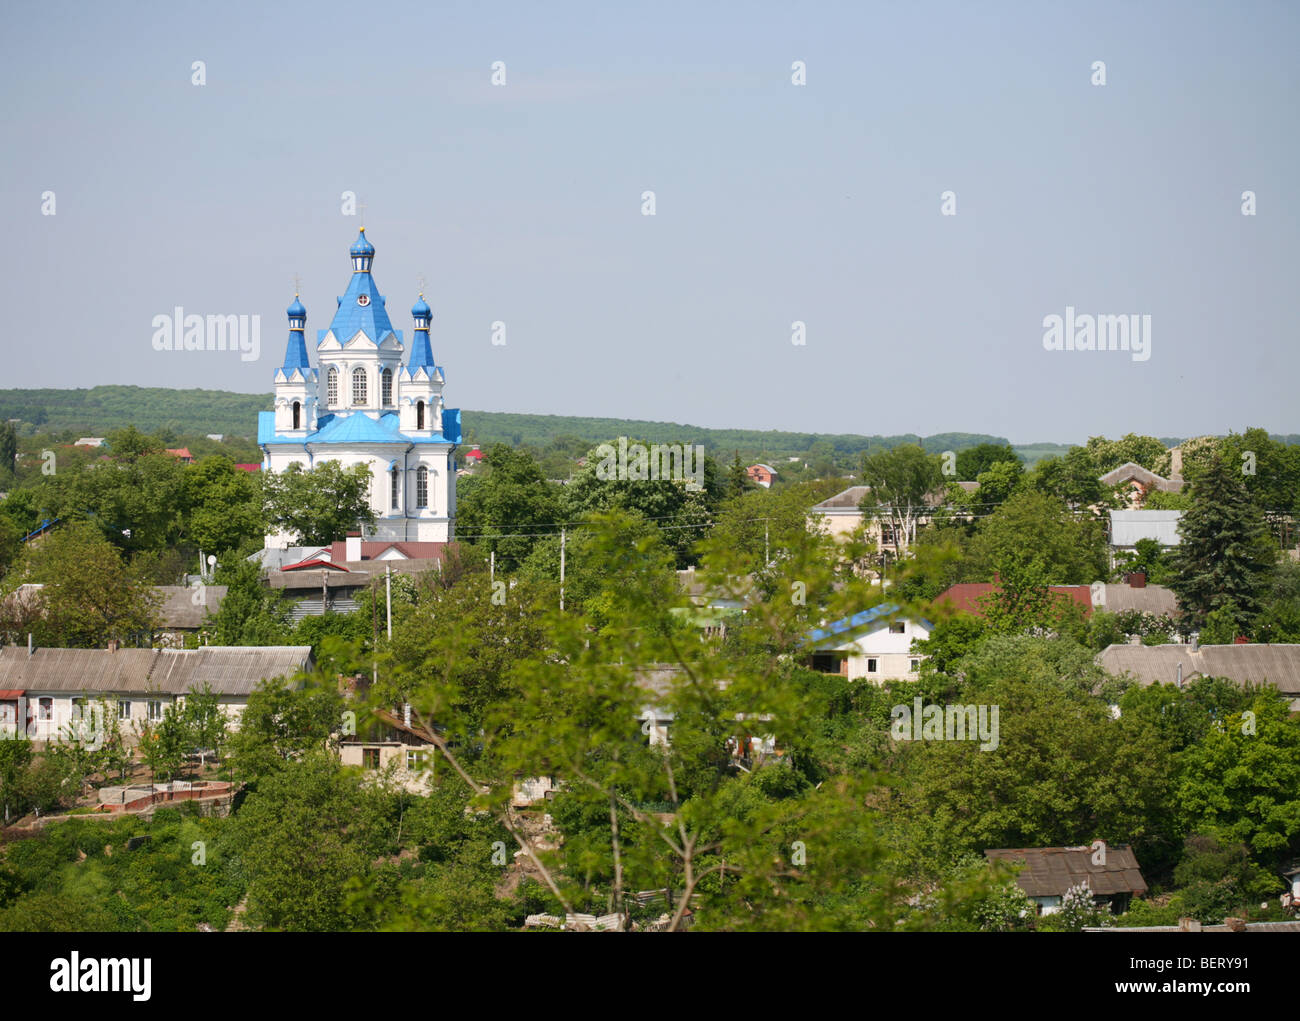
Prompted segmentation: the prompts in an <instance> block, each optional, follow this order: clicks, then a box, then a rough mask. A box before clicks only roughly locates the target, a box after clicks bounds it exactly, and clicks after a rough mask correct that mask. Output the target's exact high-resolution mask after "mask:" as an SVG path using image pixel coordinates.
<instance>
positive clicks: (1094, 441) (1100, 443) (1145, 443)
mask: <svg viewBox="0 0 1300 1021" xmlns="http://www.w3.org/2000/svg"><path fill="white" fill-rule="evenodd" d="M1085 449H1086V450H1087V451H1088V455H1089V456H1090V457H1091V458H1092V463H1093V467H1094V468H1095V469H1096V471H1097V474H1098V475H1105V474H1106V473H1107V472H1110V471H1114V470H1115V469H1116V468H1118V467H1120V465H1124V464H1128V463H1129V462H1132V463H1133V464H1140V465H1141V466H1142V467H1143V468H1146V469H1147V470H1148V471H1155V465H1156V464H1157V463H1159V462H1160V460H1161V459H1162V458H1164V457H1165V456H1166V454H1167V453H1168V448H1167V447H1165V445H1164V444H1163V443H1161V442H1160V441H1159V440H1158V439H1156V438H1155V437H1154V436H1139V435H1137V434H1136V433H1127V434H1126V435H1125V436H1123V437H1122V438H1121V439H1118V440H1108V439H1106V437H1105V436H1093V437H1091V438H1090V439H1089V440H1088V445H1087V447H1086V448H1085Z"/></svg>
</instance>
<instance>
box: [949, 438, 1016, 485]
mask: <svg viewBox="0 0 1300 1021" xmlns="http://www.w3.org/2000/svg"><path fill="white" fill-rule="evenodd" d="M995 464H1018V465H1020V466H1021V467H1022V468H1023V467H1024V462H1022V461H1021V460H1020V455H1019V454H1017V453H1016V452H1015V451H1014V450H1012V449H1011V447H1010V445H1008V444H1004V443H979V444H976V445H975V446H973V447H967V448H966V449H965V450H959V451H957V463H956V466H955V467H956V469H957V478H958V479H961V480H963V481H968V482H969V481H974V480H975V479H977V478H979V476H980V475H982V474H983V473H984V472H986V471H988V470H989V469H990V468H992V467H993V466H994V465H995Z"/></svg>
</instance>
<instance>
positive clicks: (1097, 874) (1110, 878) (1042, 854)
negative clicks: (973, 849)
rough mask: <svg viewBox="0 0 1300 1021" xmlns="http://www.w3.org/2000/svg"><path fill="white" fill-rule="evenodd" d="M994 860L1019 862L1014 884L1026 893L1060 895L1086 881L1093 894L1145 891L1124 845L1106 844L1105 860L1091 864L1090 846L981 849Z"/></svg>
mask: <svg viewBox="0 0 1300 1021" xmlns="http://www.w3.org/2000/svg"><path fill="white" fill-rule="evenodd" d="M984 855H985V857H987V858H989V859H991V860H995V861H1008V862H1015V863H1018V864H1023V865H1024V866H1025V868H1024V869H1023V870H1022V871H1021V873H1020V875H1018V876H1017V877H1016V885H1017V886H1019V887H1020V889H1022V890H1024V891H1025V893H1026V894H1028V895H1029V896H1030V897H1062V896H1064V895H1065V892H1066V891H1067V890H1068V889H1069V888H1070V887H1072V886H1077V885H1079V884H1080V883H1082V882H1086V883H1087V885H1088V887H1089V888H1090V889H1091V890H1092V892H1093V893H1094V894H1097V895H1100V896H1109V895H1112V894H1117V893H1138V894H1141V893H1146V891H1147V883H1146V880H1145V879H1143V878H1142V872H1141V871H1140V867H1139V866H1138V860H1137V856H1136V855H1134V854H1133V850H1132V848H1130V847H1128V846H1127V845H1122V844H1121V845H1117V846H1115V847H1107V848H1106V853H1105V863H1104V864H1100V865H1096V864H1093V850H1092V848H1090V847H1022V848H998V849H995V850H989V851H985V852H984Z"/></svg>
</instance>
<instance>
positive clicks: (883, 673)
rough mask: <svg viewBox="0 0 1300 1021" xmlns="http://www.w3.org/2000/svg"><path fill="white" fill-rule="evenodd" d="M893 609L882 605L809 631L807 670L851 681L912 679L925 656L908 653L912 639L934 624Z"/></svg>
mask: <svg viewBox="0 0 1300 1021" xmlns="http://www.w3.org/2000/svg"><path fill="white" fill-rule="evenodd" d="M898 611H899V607H898V606H897V605H895V604H893V603H883V604H881V605H880V606H874V607H872V608H871V609H870V610H864V611H863V612H862V613H858V614H855V615H854V616H852V617H845V618H844V619H843V620H837V621H835V622H834V623H832V624H824V625H823V626H822V627H820V628H818V629H816V630H814V631H812V632H811V633H810V634H809V635H808V636H807V638H806V639H805V642H804V649H805V653H806V654H810V655H811V664H812V668H813V669H814V670H821V671H823V672H825V673H832V674H841V675H842V676H844V677H847V678H848V679H849V680H851V681H856V680H862V679H866V680H869V681H874V682H876V683H880V682H882V681H888V680H915V679H916V675H917V670H918V669H919V668H920V665H921V660H922V659H924V658H925V657H924V656H922V655H920V654H919V653H915V652H913V651H912V642H914V641H924V640H925V639H927V638H929V637H930V632H931V630H933V625H932V624H931V623H930V622H929V621H928V620H924V619H921V618H916V617H907V616H900V615H899V613H898Z"/></svg>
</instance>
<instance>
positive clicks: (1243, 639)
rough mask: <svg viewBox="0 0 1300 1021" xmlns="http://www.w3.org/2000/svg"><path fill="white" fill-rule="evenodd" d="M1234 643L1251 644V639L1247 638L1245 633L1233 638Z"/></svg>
mask: <svg viewBox="0 0 1300 1021" xmlns="http://www.w3.org/2000/svg"><path fill="white" fill-rule="evenodd" d="M1232 644H1233V645H1249V644H1250V639H1249V638H1247V637H1246V636H1245V635H1238V636H1237V637H1236V638H1234V639H1233V640H1232Z"/></svg>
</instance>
